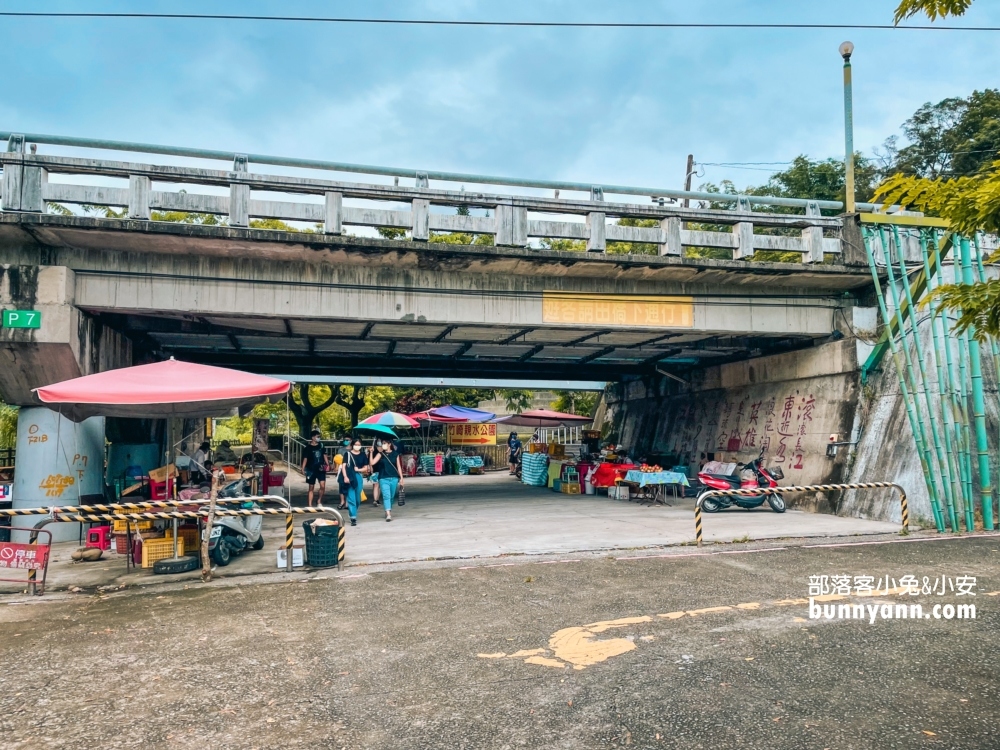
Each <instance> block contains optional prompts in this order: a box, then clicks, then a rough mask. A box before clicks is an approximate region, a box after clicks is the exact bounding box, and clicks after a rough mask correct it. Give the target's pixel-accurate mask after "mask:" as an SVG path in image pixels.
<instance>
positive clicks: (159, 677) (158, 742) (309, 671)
mask: <svg viewBox="0 0 1000 750" xmlns="http://www.w3.org/2000/svg"><path fill="white" fill-rule="evenodd" d="M691 551H692V550H672V551H670V554H671V555H673V556H672V557H646V558H642V559H621V556H619V557H618V558H615V557H586V558H582V559H578V560H577V559H575V558H567V559H563V560H558V559H557V560H555V561H547V562H545V563H539V562H538V561H532V560H531V559H528V558H521V559H507V560H504V559H502V558H501V559H496V560H494V561H492V562H489V561H485V562H484V563H483V564H481V565H477V566H475V567H468V566H467V565H466V566H460V565H458V564H451V565H447V566H441V565H437V566H436V567H419V566H403V567H398V568H396V569H389V570H384V571H381V572H371V573H369V574H364V573H361V574H359V573H358V572H357V570H356V569H355V570H352V571H349V572H348V573H347V574H345V577H342V578H339V579H338V578H336V573H335V571H331V572H330V573H327V574H321V576H320V577H319V578H316V579H314V580H302V581H296V582H289V583H266V582H262V581H261V580H254V579H246V580H244V581H242V582H241V583H240V584H239V585H234V583H233V582H232V581H231V582H229V583H228V584H226V585H218V586H215V585H213V586H209V587H203V586H200V585H197V584H191V585H190V586H189V587H188V588H186V589H185V588H180V587H177V588H173V589H171V588H159V589H154V590H152V591H144V592H142V593H139V592H133V591H131V590H126V591H122V592H118V593H115V594H111V595H103V596H95V595H92V594H87V595H76V596H75V597H74V596H72V595H63V596H62V597H61V598H59V597H53V598H52V599H49V600H48V601H46V600H44V599H42V600H36V601H35V602H32V603H30V604H24V603H18V604H12V603H9V604H4V603H3V602H2V600H0V659H2V661H0V664H2V667H0V736H2V737H3V743H4V747H7V748H27V747H31V748H38V747H46V748H81V747H82V748H87V747H93V748H118V747H143V748H146V747H151V748H161V747H162V748H173V747H177V748H187V747H200V748H205V747H211V748H229V747H233V748H235V747H240V748H246V747H259V748H285V747H322V748H407V749H408V750H412V749H415V748H456V749H457V748H520V747H528V748H543V747H544V748H604V747H635V748H646V747H650V748H667V747H677V748H831V749H833V748H844V749H846V748H924V747H931V748H995V747H997V746H998V745H1000V741H998V739H997V731H998V730H997V727H996V713H997V710H998V709H1000V670H998V669H997V655H996V654H997V645H996V644H997V643H998V635H1000V618H998V615H997V610H998V605H1000V596H997V595H996V593H995V592H998V591H1000V537H989V538H979V539H974V540H969V539H965V540H954V541H933V542H915V543H890V544H881V545H867V544H865V545H860V546H839V547H825V548H809V549H806V548H792V549H782V550H776V551H766V550H759V549H758V550H752V549H747V548H743V549H740V548H739V547H727V548H726V550H725V551H726V552H727V554H719V553H718V550H712V549H711V548H708V549H707V550H706V551H705V553H703V554H700V555H697V556H692V555H689V554H687V553H689V552H691ZM713 552H714V554H712V553H713ZM685 555H686V556H685ZM486 565H493V566H494V567H486ZM836 574H847V575H850V576H860V575H870V576H872V577H874V578H875V579H879V578H885V577H887V576H889V577H892V578H895V579H897V581H898V579H901V578H902V576H904V575H907V574H912V575H915V576H917V579H918V581H920V580H923V577H924V576H926V577H928V579H929V580H932V581H933V580H939V579H940V578H941V577H942V576H944V577H945V578H946V579H949V578H950V579H952V580H953V581H954V580H955V579H957V578H958V577H959V576H976V579H977V582H976V587H975V591H976V594H977V595H976V596H975V597H970V596H966V597H957V596H955V593H954V592H947V593H946V594H945V595H944V596H938V595H936V594H933V593H932V594H920V595H918V596H915V597H909V596H900V595H898V594H891V595H889V596H888V597H856V596H853V595H852V596H851V597H849V598H847V599H841V600H833V601H834V603H836V604H840V603H845V602H846V603H848V604H858V603H861V604H863V605H864V606H866V610H865V612H866V614H865V617H866V619H865V620H863V621H862V620H849V621H842V620H836V619H834V620H825V619H820V620H815V619H813V620H810V619H809V607H808V605H807V604H804V603H802V600H803V599H805V598H806V597H807V596H808V594H809V591H808V588H809V576H810V575H836ZM347 576H350V577H347ZM989 594H994V595H993V596H990V595H989ZM899 601H905V602H906V603H907V605H910V604H913V603H920V604H922V606H923V607H924V609H925V610H926V611H927V612H930V611H931V608H932V607H933V605H935V604H938V603H942V604H948V603H950V604H953V605H954V604H959V603H961V602H963V601H966V602H972V603H974V604H976V605H977V609H976V619H974V620H972V619H963V620H958V619H951V620H946V619H933V618H931V619H919V620H912V619H911V620H905V621H886V620H881V619H879V620H877V621H876V622H875V623H874V624H869V622H868V619H867V612H869V611H870V610H868V609H867V606H868V605H872V606H873V607H876V608H878V607H880V606H881V604H883V603H884V602H892V603H893V604H896V603H898V602H899Z"/></svg>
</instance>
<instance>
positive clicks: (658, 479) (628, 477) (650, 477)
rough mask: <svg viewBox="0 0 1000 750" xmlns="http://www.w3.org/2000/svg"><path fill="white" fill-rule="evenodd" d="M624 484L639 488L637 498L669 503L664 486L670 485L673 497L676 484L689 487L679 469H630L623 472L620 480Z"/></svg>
mask: <svg viewBox="0 0 1000 750" xmlns="http://www.w3.org/2000/svg"><path fill="white" fill-rule="evenodd" d="M622 481H623V482H625V483H626V484H631V485H634V486H636V487H637V488H638V489H639V499H640V500H649V501H650V502H654V503H663V504H664V505H669V503H667V500H666V494H665V492H664V487H666V486H667V485H671V487H672V488H673V493H674V499H675V500H676V499H677V486H678V485H682V486H684V487H690V486H691V485H690V484H688V478H687V477H686V476H685V475H683V474H681V473H680V472H679V471H638V470H636V469H632V470H631V471H629V472H627V473H626V474H625V477H624V479H623V480H622Z"/></svg>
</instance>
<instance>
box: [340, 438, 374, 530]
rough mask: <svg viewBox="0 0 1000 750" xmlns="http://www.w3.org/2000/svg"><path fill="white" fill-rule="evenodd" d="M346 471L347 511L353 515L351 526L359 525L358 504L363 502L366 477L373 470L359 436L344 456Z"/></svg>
mask: <svg viewBox="0 0 1000 750" xmlns="http://www.w3.org/2000/svg"><path fill="white" fill-rule="evenodd" d="M343 467H344V473H345V474H346V475H347V484H348V490H347V512H348V514H349V515H350V516H351V526H357V525H358V505H360V504H361V487H362V485H363V484H364V481H365V480H364V477H365V475H367V474H368V473H369V472H370V471H371V463H370V461H369V459H368V454H367V453H365V452H364V451H362V450H361V441H360V440H358V439H357V438H355V439H354V442H353V443H352V444H351V449H350V450H349V451H348V452H347V455H346V456H344V463H343Z"/></svg>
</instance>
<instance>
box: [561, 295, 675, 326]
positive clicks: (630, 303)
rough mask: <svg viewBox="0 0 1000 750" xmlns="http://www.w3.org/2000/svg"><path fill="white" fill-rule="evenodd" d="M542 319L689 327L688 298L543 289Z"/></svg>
mask: <svg viewBox="0 0 1000 750" xmlns="http://www.w3.org/2000/svg"><path fill="white" fill-rule="evenodd" d="M542 322H543V323H569V324H573V325H601V326H605V325H607V326H627V327H637V326H638V327H640V328H642V327H648V328H693V327H694V300H693V298H691V297H649V296H635V295H625V294H575V293H573V292H543V293H542Z"/></svg>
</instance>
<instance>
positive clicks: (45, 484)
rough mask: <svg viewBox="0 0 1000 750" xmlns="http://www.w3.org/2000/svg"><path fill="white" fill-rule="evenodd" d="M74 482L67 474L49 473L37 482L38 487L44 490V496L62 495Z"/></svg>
mask: <svg viewBox="0 0 1000 750" xmlns="http://www.w3.org/2000/svg"><path fill="white" fill-rule="evenodd" d="M75 483H76V480H75V479H73V477H71V476H68V475H67V474H49V475H48V476H47V477H45V479H43V480H42V481H41V482H39V484H38V489H40V490H45V496H46V497H62V495H63V493H64V492H65V491H66V490H67V488H69V487H72V486H73V485H74V484H75Z"/></svg>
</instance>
